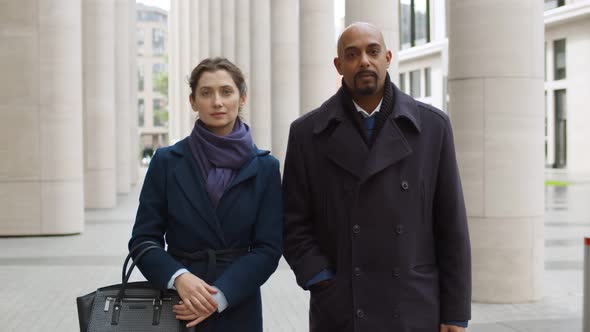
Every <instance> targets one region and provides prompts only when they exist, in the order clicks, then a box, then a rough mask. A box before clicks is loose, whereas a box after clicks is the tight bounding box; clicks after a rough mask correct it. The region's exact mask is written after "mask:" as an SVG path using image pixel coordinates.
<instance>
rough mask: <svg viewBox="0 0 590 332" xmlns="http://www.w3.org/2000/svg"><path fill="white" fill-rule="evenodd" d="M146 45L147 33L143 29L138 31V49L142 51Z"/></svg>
mask: <svg viewBox="0 0 590 332" xmlns="http://www.w3.org/2000/svg"><path fill="white" fill-rule="evenodd" d="M144 44H145V31H144V30H143V29H137V48H138V49H142V48H143V45H144Z"/></svg>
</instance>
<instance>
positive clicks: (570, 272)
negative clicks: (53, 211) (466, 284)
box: [0, 181, 590, 332]
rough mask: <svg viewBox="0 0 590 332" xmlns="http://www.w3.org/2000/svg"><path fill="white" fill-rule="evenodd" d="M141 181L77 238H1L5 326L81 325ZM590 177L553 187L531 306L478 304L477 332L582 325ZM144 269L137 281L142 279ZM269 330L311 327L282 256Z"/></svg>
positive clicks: (123, 233) (113, 270)
mask: <svg viewBox="0 0 590 332" xmlns="http://www.w3.org/2000/svg"><path fill="white" fill-rule="evenodd" d="M138 193H139V186H136V187H135V188H134V189H133V191H132V192H131V193H130V194H128V195H124V196H120V197H119V202H120V203H119V205H118V206H117V208H116V209H112V210H88V211H86V224H85V231H84V233H83V234H81V235H76V236H54V237H29V238H0V322H1V324H2V325H1V326H2V327H0V331H76V330H77V329H78V325H77V324H78V322H77V315H76V306H75V297H76V296H78V295H81V294H85V293H88V292H90V291H92V290H93V289H94V288H96V287H97V286H101V285H107V284H113V283H118V282H120V280H118V276H120V266H121V263H122V260H123V258H124V257H125V254H126V250H127V247H126V245H127V241H128V239H129V235H130V231H131V227H132V224H133V219H134V215H135V210H136V208H137V197H138ZM588 202H590V183H586V182H579V183H576V182H575V181H573V182H572V183H571V184H570V185H569V186H568V187H547V190H546V206H547V215H546V221H545V226H546V227H545V274H544V285H545V288H544V289H545V294H544V297H543V299H542V300H541V301H539V302H536V303H527V304H509V305H490V304H478V303H474V304H473V319H472V321H471V323H470V328H469V331H471V332H509V331H510V332H512V331H519V332H524V331H535V332H542V331H560V332H577V331H581V317H582V274H583V269H582V268H583V243H582V238H583V236H584V234H589V233H590V204H588ZM141 278H142V277H141V275H140V274H139V273H138V274H136V275H134V279H141ZM262 293H263V302H264V319H265V321H264V322H265V331H273V332H275V331H297V332H300V331H307V307H308V299H309V298H308V294H307V293H306V292H304V291H302V290H300V289H299V288H298V287H297V286H296V284H295V279H294V277H293V274H292V272H291V271H290V269H289V267H288V266H287V264H286V263H285V262H284V261H281V264H280V266H279V268H278V270H277V272H276V273H275V274H273V276H272V277H271V279H270V280H269V281H268V282H267V283H266V284H265V285H264V287H263V290H262Z"/></svg>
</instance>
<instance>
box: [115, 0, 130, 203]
mask: <svg viewBox="0 0 590 332" xmlns="http://www.w3.org/2000/svg"><path fill="white" fill-rule="evenodd" d="M130 5H131V3H130V2H129V0H116V3H115V36H116V44H115V52H116V57H115V65H116V78H115V99H116V108H115V112H116V117H117V136H116V138H117V142H116V145H115V146H116V149H117V192H118V193H128V192H129V190H130V184H131V182H130V171H131V169H130V165H129V162H130V160H129V153H130V152H131V150H130V147H131V137H130V136H129V126H130V119H129V117H130V116H131V112H129V109H128V107H129V103H130V101H129V98H131V91H130V88H131V83H130V77H129V76H130V74H131V73H130V72H129V70H128V68H129V61H130V59H129V58H130V56H131V54H130V49H129V43H131V38H130V35H129V24H130V22H129V19H130V16H129V11H130V10H131V9H130V7H129V6H130ZM133 41H135V39H133Z"/></svg>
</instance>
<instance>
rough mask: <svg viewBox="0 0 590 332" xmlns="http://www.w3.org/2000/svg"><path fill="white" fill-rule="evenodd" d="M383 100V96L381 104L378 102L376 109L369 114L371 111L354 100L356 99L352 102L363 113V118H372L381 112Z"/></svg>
mask: <svg viewBox="0 0 590 332" xmlns="http://www.w3.org/2000/svg"><path fill="white" fill-rule="evenodd" d="M382 102H383V98H381V100H379V104H377V107H375V109H374V110H373V112H371V113H370V114H369V112H367V111H365V110H364V109H362V107H360V106H359V105H358V104H357V103H355V102H354V100H353V101H352V103H353V104H354V107H355V108H356V110H357V112H359V113H361V115H362V116H363V118H365V119H366V118H370V117H372V116H374V115H375V114H377V113H378V112H379V110H380V109H381V103H382Z"/></svg>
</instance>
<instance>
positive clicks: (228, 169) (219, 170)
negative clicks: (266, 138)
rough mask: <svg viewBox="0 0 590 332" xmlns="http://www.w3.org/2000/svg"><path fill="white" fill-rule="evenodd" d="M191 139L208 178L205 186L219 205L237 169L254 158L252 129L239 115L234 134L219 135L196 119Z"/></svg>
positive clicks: (213, 201)
mask: <svg viewBox="0 0 590 332" xmlns="http://www.w3.org/2000/svg"><path fill="white" fill-rule="evenodd" d="M188 141H189V146H190V148H191V151H192V153H193V157H194V158H195V160H196V161H197V165H198V166H199V168H200V169H201V174H202V175H203V179H205V189H206V190H207V193H209V198H210V199H211V202H212V203H213V206H214V207H217V204H218V203H219V200H220V199H221V195H223V192H224V191H225V189H226V188H227V186H228V185H229V184H230V183H231V181H232V180H233V178H234V177H235V176H236V174H237V171H238V169H240V167H242V166H243V165H244V164H245V163H246V162H247V161H248V160H250V158H252V155H253V148H254V147H253V142H252V136H251V135H250V128H249V127H248V125H246V124H245V123H243V122H242V121H240V119H239V118H238V119H237V120H236V124H235V126H234V129H233V130H232V132H231V133H229V134H228V135H227V136H218V135H216V134H214V133H212V132H210V131H209V130H207V129H206V128H205V127H204V125H203V122H202V121H201V120H197V121H196V122H195V127H194V128H193V131H192V133H191V134H190V136H189V140H188Z"/></svg>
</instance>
